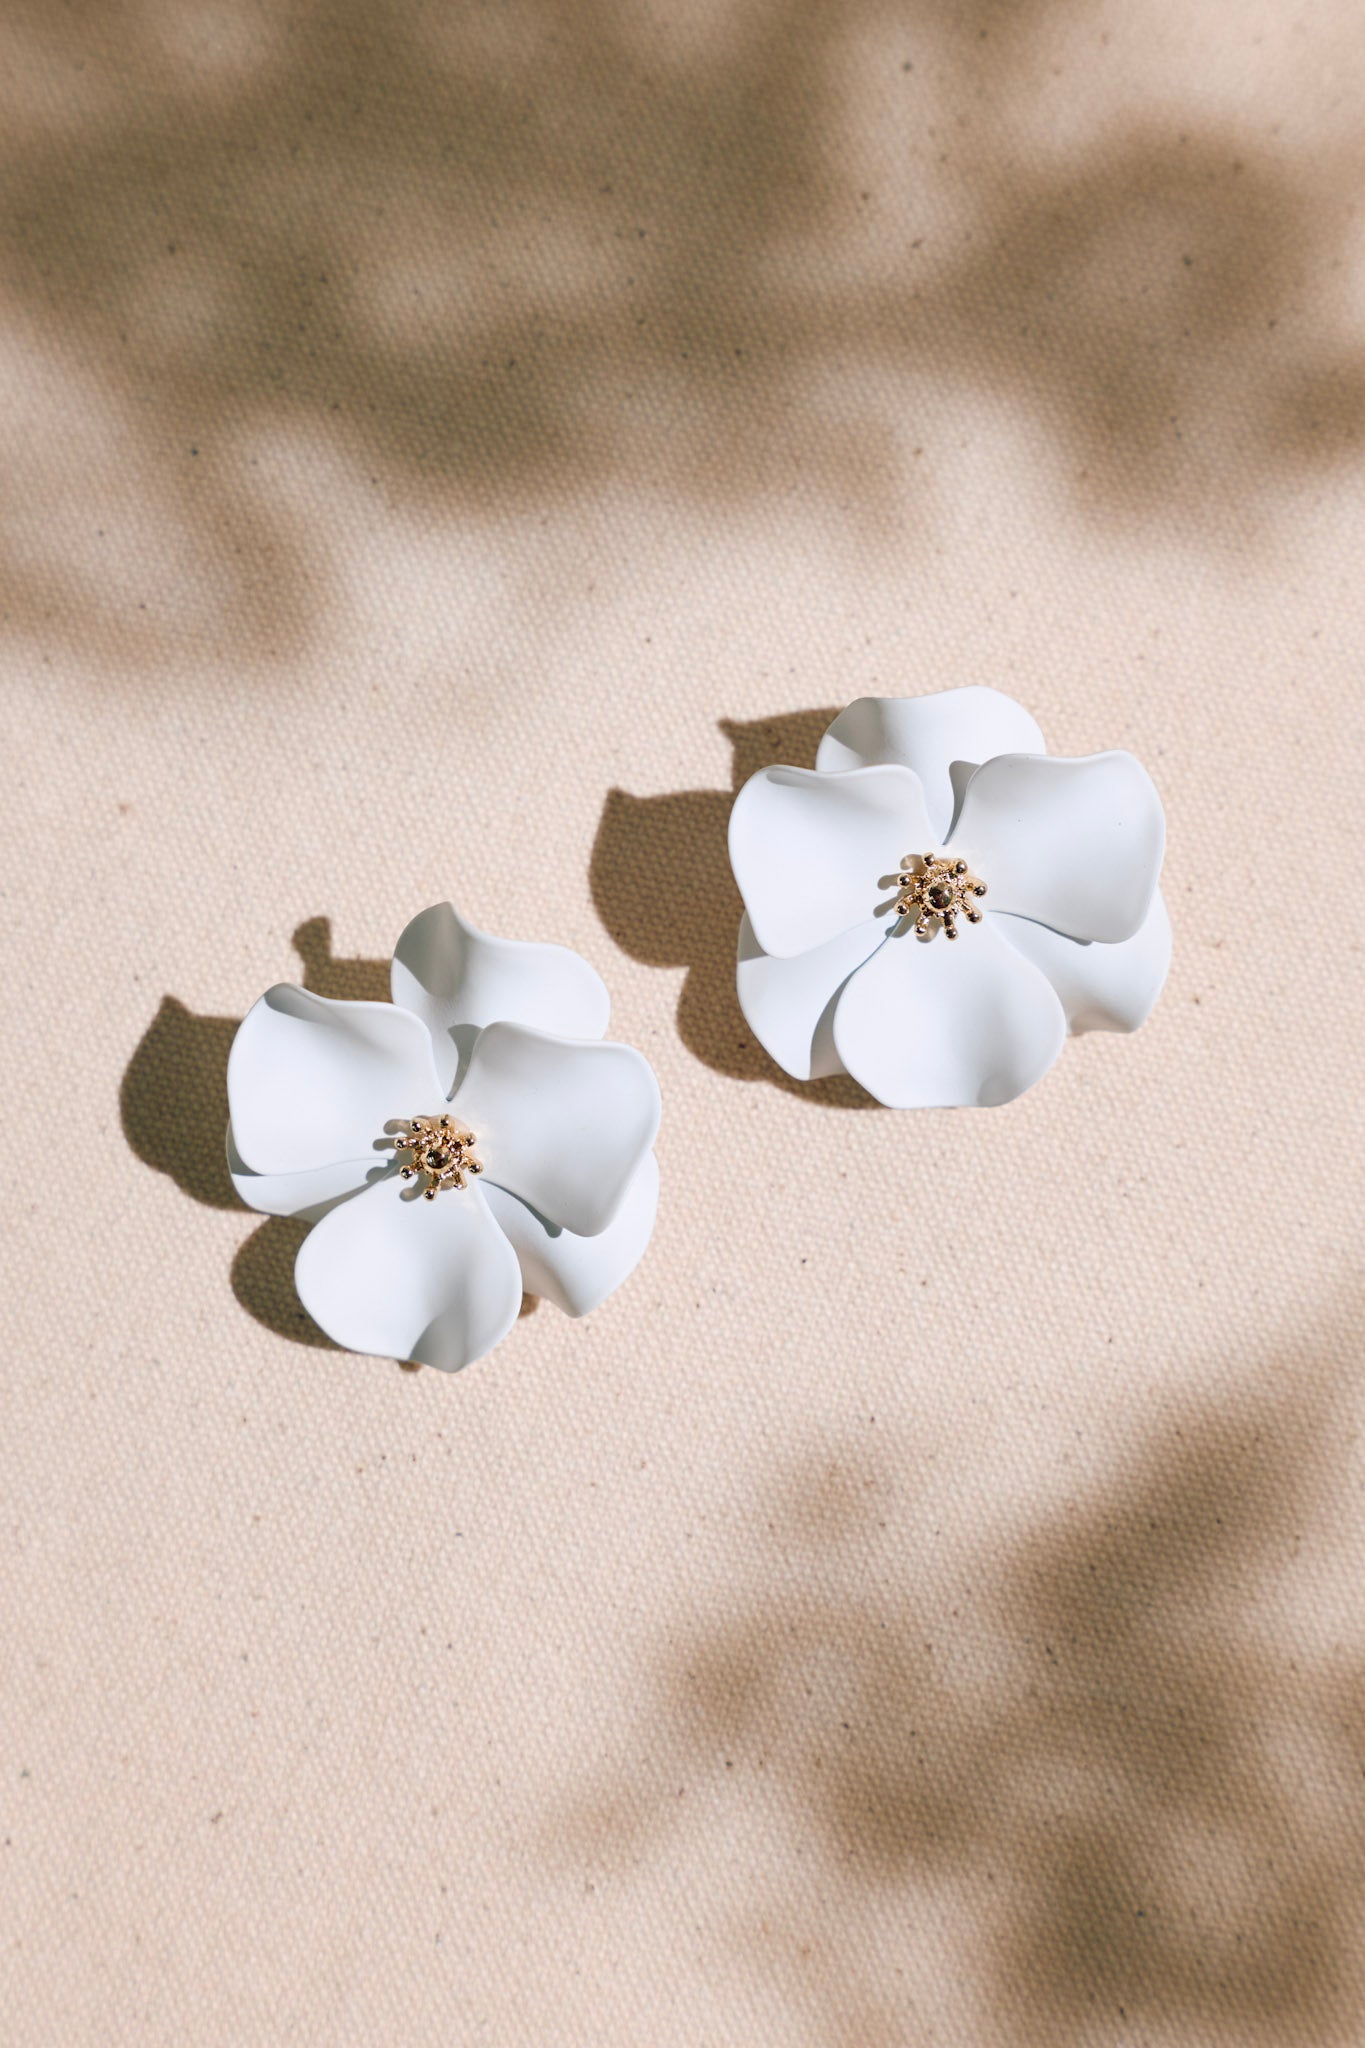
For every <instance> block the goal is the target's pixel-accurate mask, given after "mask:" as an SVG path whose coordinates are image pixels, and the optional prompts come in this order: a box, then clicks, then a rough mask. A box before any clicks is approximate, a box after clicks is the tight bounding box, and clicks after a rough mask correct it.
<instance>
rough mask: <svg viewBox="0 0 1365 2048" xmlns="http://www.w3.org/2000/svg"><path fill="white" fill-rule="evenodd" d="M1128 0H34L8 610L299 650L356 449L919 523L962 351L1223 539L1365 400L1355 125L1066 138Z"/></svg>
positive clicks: (472, 505)
mask: <svg viewBox="0 0 1365 2048" xmlns="http://www.w3.org/2000/svg"><path fill="white" fill-rule="evenodd" d="M1094 12H1095V10H1094V9H1093V8H1092V7H1090V6H1089V5H1088V4H1087V0H1023V4H1018V5H1014V6H1010V7H1004V6H1001V5H1000V4H999V0H967V4H964V5H958V4H956V0H919V4H916V5H913V6H911V7H908V8H907V7H903V6H899V5H897V6H892V5H891V4H889V0H773V4H769V5H763V6H749V7H744V8H714V7H695V8H687V7H682V8H677V9H672V10H666V11H665V13H664V14H663V15H661V16H658V17H655V16H651V14H650V12H649V10H647V9H645V8H643V7H640V6H637V5H633V4H629V0H524V4H522V5H520V6H518V7H515V8H484V7H477V8H476V7H464V6H457V7H452V8H447V9H441V8H433V7H430V6H428V5H425V4H423V0H296V4H293V5H290V6H288V7H282V8H266V7H261V6H260V5H258V4H256V0H226V4H224V5H223V6H221V7H215V8H213V9H211V10H204V9H188V10H186V9H180V8H175V7H166V6H153V5H148V6H139V7H131V6H128V7H117V8H110V9H106V10H100V9H93V8H90V7H88V6H70V7H63V8H54V7H52V6H50V5H47V4H46V0H18V4H16V5H14V6H12V7H11V8H10V9H9V10H8V11H7V16H6V20H5V23H4V25H3V28H2V29H0V38H2V40H0V54H3V57H4V63H3V65H0V78H2V79H3V80H4V85H3V88H2V89H0V112H3V114H4V115H5V119H4V121H3V122H2V123H0V131H2V132H3V137H4V139H3V141H2V142H0V256H2V257H3V275H4V287H5V293H6V308H7V310H6V313H5V315H4V319H3V322H0V341H3V342H4V343H5V345H6V346H7V347H8V348H9V349H10V350H11V351H12V352H13V355H14V359H15V365H16V368H15V372H14V374H15V377H16V381H17V382H18V383H19V384H21V385H23V386H24V387H25V389H26V391H27V394H28V397H27V410H26V411H25V412H24V413H23V415H22V417H17V418H16V421H15V430H16V432H17V433H18V434H19V435H20V436H21V437H22V438H21V439H20V440H19V441H17V442H16V444H15V447H14V449H13V451H12V453H13V457H14V461H15V462H16V463H19V464H20V465H21V467H22V474H23V479H24V485H23V487H24V492H25V502H26V505H27V507H28V511H29V516H28V517H27V518H26V519H25V521H24V522H22V524H16V525H15V526H14V527H13V529H12V530H10V531H9V532H8V533H7V537H6V539H5V543H4V553H3V557H2V558H0V559H2V560H3V569H4V583H5V598H4V603H3V613H4V620H3V623H5V624H7V625H8V626H9V628H10V629H11V630H17V631H21V632H23V633H25V634H27V635H36V636H39V637H40V638H43V639H50V640H58V639H60V640H64V641H67V642H69V643H72V644H76V645H81V646H85V647H88V648H91V649H95V650H97V651H98V653H99V655H100V657H101V661H102V665H103V667H104V669H105V670H106V671H108V672H113V671H114V670H115V668H116V667H117V666H118V663H119V662H120V661H122V663H123V665H124V670H125V672H126V673H127V675H128V676H129V677H130V678H131V677H132V676H133V675H134V674H136V673H138V666H139V663H140V662H142V661H144V660H145V658H146V657H148V656H149V655H151V654H153V653H155V652H157V651H166V650H169V649H180V648H182V647H183V644H184V640H185V636H186V634H187V633H189V634H191V635H192V636H194V637H195V638H196V639H197V641H199V642H200V643H201V644H209V645H212V646H215V647H218V648H219V649H221V650H223V651H224V652H226V651H228V650H232V651H234V652H235V651H238V650H240V651H243V652H245V653H247V654H248V655H250V657H251V658H252V660H253V661H254V662H256V663H259V664H262V665H266V666H268V665H269V664H270V663H271V662H274V661H279V660H286V659H289V658H290V657H291V656H292V655H294V654H295V653H296V652H297V650H298V649H299V647H300V646H301V645H303V644H304V643H306V642H307V640H308V639H309V636H310V635H311V634H312V632H313V631H314V630H315V628H316V627H317V625H318V624H319V622H320V620H322V619H323V618H325V617H326V616H327V613H328V609H329V606H331V605H332V604H333V603H334V601H335V600H336V598H337V596H338V568H339V562H338V557H337V555H336V553H335V551H334V549H335V542H334V539H333V537H331V536H330V535H329V533H328V530H327V527H326V523H325V522H320V521H318V520H317V518H316V516H315V514H314V512H313V510H312V508H313V507H314V506H315V504H316V502H317V498H318V495H319V493H321V494H322V495H323V496H324V498H325V499H326V500H327V501H328V502H337V503H339V502H340V501H341V499H342V497H343V496H344V497H345V499H346V501H347V503H348V504H349V505H350V507H351V512H352V516H353V517H354V518H356V519H362V520H363V519H367V518H370V517H374V518H380V517H385V518H386V517H389V516H391V515H396V516H397V517H398V518H399V519H402V518H404V517H409V516H410V517H413V518H416V519H418V520H420V521H421V522H423V524H424V525H426V526H428V527H429V526H430V524H431V522H432V520H433V519H440V518H442V517H449V518H450V519H452V520H455V521H461V520H468V519H470V518H472V517H479V516H482V515H485V514H489V513H495V514H498V515H501V514H502V513H503V512H505V511H506V510H508V509H509V508H510V509H514V510H515V509H518V508H526V507H529V506H535V507H537V508H541V507H545V506H551V505H554V504H557V503H565V502H573V501H575V500H578V499H582V498H583V497H585V496H588V495H600V493H601V492H602V490H603V489H604V488H605V487H607V486H609V485H611V484H613V483H616V482H620V483H622V484H624V485H626V486H629V487H638V488H641V489H647V490H648V491H649V492H650V493H651V494H654V495H659V494H662V495H663V496H665V497H667V498H669V499H671V500H673V501H675V502H679V503H688V502H691V503H698V504H701V505H703V506H705V507H708V508H717V507H719V508H724V507H726V506H730V505H744V504H751V503H766V502H768V501H770V500H771V499H772V498H773V496H774V494H780V495H784V496H785V495H787V494H789V493H791V492H798V493H799V494H801V495H802V496H803V497H805V498H806V499H807V500H808V501H810V502H812V503H813V504H814V505H816V506H817V507H818V508H819V509H820V511H821V512H822V513H825V514H828V515H830V516H832V517H834V518H836V519H837V520H839V521H840V523H841V524H843V525H846V526H847V527H848V528H849V530H850V531H852V532H855V533H857V534H861V535H863V536H866V537H869V538H870V539H872V540H874V541H881V542H892V543H894V545H895V546H896V547H897V548H904V547H905V545H906V544H907V534H909V533H911V532H914V531H919V530H921V529H922V528H923V523H924V522H923V520H922V519H921V520H919V521H918V522H916V521H914V520H911V521H907V518H906V510H907V506H908V505H909V504H911V503H919V504H920V507H921V510H922V511H923V510H924V509H925V508H928V509H929V510H930V511H932V508H933V507H934V506H935V505H936V504H937V503H938V502H939V494H940V493H941V491H942V489H943V487H944V485H945V484H946V483H949V482H950V481H951V478H952V475H953V471H954V466H955V464H956V463H957V461H958V459H959V458H958V452H957V451H958V445H959V444H958V442H957V441H956V439H949V438H948V437H947V436H946V435H945V434H944V433H943V432H942V431H941V422H942V421H943V419H944V418H945V407H950V406H951V404H952V403H953V401H954V400H955V399H956V398H957V397H958V396H965V397H968V398H972V399H978V400H980V399H984V400H986V401H987V402H988V403H990V404H991V405H992V406H994V405H995V404H996V402H997V401H1000V402H1003V405H1004V407H1005V408H1006V410H1007V412H1008V414H1009V415H1010V416H1011V417H1012V418H1013V419H1014V421H1015V422H1016V423H1017V425H1018V427H1019V429H1020V433H1021V438H1023V439H1025V440H1027V441H1028V442H1029V444H1030V445H1031V446H1033V447H1034V448H1035V449H1036V450H1037V451H1038V454H1039V457H1040V460H1041V462H1042V465H1043V467H1042V470H1041V471H1040V475H1050V476H1051V477H1052V478H1053V480H1054V481H1056V482H1058V483H1059V484H1060V488H1061V489H1062V491H1063V492H1064V493H1066V494H1068V495H1069V497H1070V499H1071V501H1072V503H1073V505H1074V509H1075V510H1076V511H1077V513H1078V514H1079V515H1080V516H1082V517H1087V518H1094V519H1096V520H1099V521H1103V522H1106V523H1113V522H1115V521H1117V522H1124V521H1132V520H1136V521H1141V522H1146V521H1149V520H1153V519H1156V520H1160V521H1162V522H1164V523H1167V524H1169V523H1170V522H1171V520H1172V519H1175V520H1177V521H1178V522H1179V524H1180V527H1181V531H1182V533H1183V534H1184V535H1185V537H1186V538H1187V540H1188V541H1189V543H1190V544H1191V545H1200V544H1203V543H1205V542H1206V541H1207V540H1208V539H1209V537H1210V534H1211V532H1212V531H1220V530H1221V531H1225V530H1226V523H1227V521H1228V520H1229V519H1231V518H1233V517H1237V518H1242V519H1245V518H1247V517H1250V516H1251V514H1252V512H1253V509H1254V507H1255V505H1256V504H1257V502H1258V501H1262V500H1267V499H1269V498H1270V497H1272V496H1273V494H1274V492H1275V491H1276V490H1277V489H1280V490H1283V491H1284V492H1286V493H1287V494H1289V495H1292V494H1293V493H1294V492H1295V491H1297V489H1298V487H1299V483H1300V480H1301V479H1302V477H1303V475H1304V473H1305V470H1306V468H1308V467H1310V466H1313V465H1321V464H1322V463H1324V462H1330V461H1333V460H1339V459H1341V458H1342V457H1345V456H1352V455H1354V454H1355V453H1356V452H1358V449H1359V446H1360V440H1361V431H1362V420H1363V419H1365V344H1363V343H1362V336H1361V332H1360V327H1359V321H1358V318H1357V317H1356V316H1355V314H1354V313H1353V310H1352V308H1351V304H1350V301H1349V297H1348V296H1347V295H1344V294H1343V293H1342V292H1341V291H1340V290H1339V288H1338V280H1336V279H1335V277H1334V273H1335V272H1336V271H1338V270H1339V269H1340V265H1341V261H1342V255H1341V252H1342V250H1343V249H1344V248H1345V247H1346V240H1347V237H1348V235H1349V233H1350V218H1351V204H1350V194H1351V192H1352V191H1353V190H1354V189H1355V188H1356V186H1357V185H1358V182H1359V168H1360V167H1359V164H1358V162H1356V161H1355V160H1354V159H1348V158H1346V157H1343V155H1342V152H1341V150H1340V149H1339V148H1336V147H1330V146H1328V145H1327V143H1326V142H1325V141H1324V142H1323V143H1322V145H1321V146H1320V147H1319V148H1318V149H1317V150H1316V151H1315V152H1314V153H1313V154H1312V155H1311V156H1310V155H1307V154H1305V153H1303V152H1300V153H1299V154H1297V155H1296V154H1294V152H1293V151H1292V150H1291V148H1290V146H1289V144H1288V143H1287V141H1285V140H1284V139H1283V138H1277V137H1276V136H1275V135H1274V134H1273V133H1272V134H1270V135H1269V136H1267V135H1266V134H1265V133H1263V132H1243V131H1242V130H1241V129H1239V128H1238V126H1237V125H1236V124H1235V123H1232V122H1226V123H1225V124H1223V125H1221V126H1220V125H1218V124H1216V123H1215V122H1213V121H1211V120H1208V119H1206V120H1205V121H1204V122H1203V123H1202V125H1196V126H1193V127H1192V126H1191V121H1190V116H1189V113H1188V110H1187V109H1185V108H1184V107H1183V105H1182V106H1177V105H1175V104H1173V106H1172V112H1171V115H1170V118H1169V120H1168V121H1163V120H1162V119H1161V118H1160V111H1159V107H1158V106H1157V105H1156V104H1155V102H1151V103H1149V105H1148V108H1147V111H1146V113H1145V114H1144V115H1143V116H1142V117H1141V118H1134V119H1132V120H1129V121H1126V122H1125V121H1119V122H1113V121H1109V122H1106V123H1103V124H1101V125H1097V126H1096V127H1095V129H1094V131H1093V132H1091V133H1086V132H1085V131H1084V130H1083V129H1076V128H1075V127H1074V123H1073V124H1072V127H1071V129H1070V130H1069V132H1071V133H1072V136H1073V139H1072V141H1071V142H1070V143H1069V144H1068V145H1067V146H1065V147H1061V148H1059V146H1058V144H1057V140H1056V133H1055V132H1054V131H1055V127H1056V124H1055V122H1054V123H1053V124H1052V126H1051V127H1048V126H1042V127H1040V126H1039V123H1040V122H1044V123H1045V122H1046V118H1047V117H1046V112H1045V110H1043V111H1041V112H1040V111H1038V110H1037V107H1036V103H1037V102H1038V99H1039V80H1040V78H1046V77H1048V76H1050V75H1051V76H1055V75H1059V74H1065V73H1066V71H1067V67H1068V66H1069V67H1071V69H1072V70H1076V71H1078V70H1080V69H1081V68H1082V67H1084V68H1085V69H1086V70H1087V71H1088V73H1089V74H1090V76H1091V78H1092V82H1093V81H1096V80H1097V81H1098V82H1099V85H1100V86H1101V87H1102V84H1103V76H1104V67H1105V66H1106V65H1107V64H1111V63H1112V62H1113V61H1114V57H1113V53H1112V51H1111V50H1110V47H1109V46H1110V42H1111V38H1110V36H1109V34H1108V32H1107V31H1101V30H1099V29H1098V28H1092V23H1091V17H1092V16H1093V15H1094ZM133 81H136V86H135V85H134V83H133ZM1175 89H1176V81H1175V80H1173V81H1172V96H1173V101H1174V96H1175ZM1097 104H1101V105H1102V104H1105V102H1103V100H1101V101H1099V102H1097ZM1072 111H1073V112H1074V109H1072ZM73 435H74V436H75V437H76V438H75V442H74V443H73V438H72V437H73ZM73 445H74V446H76V447H77V448H78V449H79V460H76V461H73V460H72V459H71V456H72V449H73ZM75 476H78V477H79V479H80V482H79V485H77V484H76V483H75V482H73V480H72V479H73V477H75ZM1230 476H1234V477H1235V478H1236V504H1235V506H1234V505H1233V504H1232V503H1231V502H1230V492H1229V484H1228V479H1229V477H1230ZM1211 511H1217V512H1218V514H1219V519H1218V520H1217V521H1215V522H1214V525H1213V527H1212V528H1211V526H1210V520H1209V514H1210V512H1211ZM35 512H37V513H39V514H41V515H42V516H41V517H40V518H35V517H34V516H33V515H34V513H35Z"/></svg>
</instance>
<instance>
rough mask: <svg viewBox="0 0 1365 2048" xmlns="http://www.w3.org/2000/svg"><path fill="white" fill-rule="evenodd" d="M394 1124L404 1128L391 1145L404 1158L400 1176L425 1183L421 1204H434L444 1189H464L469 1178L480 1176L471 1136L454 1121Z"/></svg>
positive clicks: (436, 1118)
mask: <svg viewBox="0 0 1365 2048" xmlns="http://www.w3.org/2000/svg"><path fill="white" fill-rule="evenodd" d="M396 1121H397V1122H399V1123H400V1124H402V1125H403V1127H404V1128H403V1130H401V1131H400V1132H399V1134H398V1136H397V1137H396V1138H395V1139H394V1141H393V1143H394V1151H395V1154H396V1155H402V1154H404V1153H406V1155H407V1157H406V1159H405V1160H404V1162H403V1164H402V1165H401V1166H400V1167H399V1169H398V1171H399V1174H400V1175H401V1177H402V1178H403V1179H404V1180H414V1179H420V1180H422V1181H424V1182H425V1183H426V1185H425V1186H424V1187H423V1189H422V1199H423V1200H424V1201H426V1202H434V1201H435V1199H436V1197H437V1195H439V1194H440V1193H441V1192H442V1191H443V1190H444V1189H446V1188H462V1187H466V1186H467V1185H468V1181H467V1176H468V1175H469V1174H471V1173H482V1172H483V1162H482V1160H479V1159H476V1158H475V1157H474V1153H473V1146H474V1142H475V1140H474V1133H473V1132H472V1131H467V1130H465V1129H464V1127H463V1126H462V1125H460V1124H457V1123H456V1122H455V1120H454V1118H453V1117H448V1116H406V1117H399V1118H397V1119H396Z"/></svg>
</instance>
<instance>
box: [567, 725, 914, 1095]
mask: <svg viewBox="0 0 1365 2048" xmlns="http://www.w3.org/2000/svg"><path fill="white" fill-rule="evenodd" d="M834 716H835V711H834V710H832V709H826V710H821V711H795V712H786V713H783V714H781V715H780V716H777V717H773V718H761V719H753V720H750V721H749V722H747V723H743V724H741V723H738V722H736V721H734V720H731V719H722V720H721V722H720V730H721V731H722V732H723V733H724V735H725V737H726V738H727V739H728V740H729V742H730V744H731V747H732V749H733V774H732V786H731V788H730V789H729V790H720V789H685V790H678V791H676V792H673V793H670V794H668V795H666V796H644V797H638V796H631V795H630V794H629V793H628V792H627V791H625V790H622V789H614V790H612V791H611V792H610V794H609V795H608V797H607V801H606V804H605V806H604V807H603V811H602V817H601V820H600V822H599V824H598V827H597V837H596V839H595V841H594V843H593V850H592V863H591V868H590V880H591V885H592V896H593V902H594V904H595V905H596V908H597V913H598V916H599V917H600V918H601V920H602V922H603V924H604V925H605V926H606V928H607V930H608V932H610V934H611V936H612V938H613V939H614V940H615V941H616V943H617V945H618V946H620V947H621V948H622V950H623V951H625V952H627V953H629V954H630V956H631V958H632V959H633V960H642V961H644V962H645V963H646V965H648V966H650V967H672V968H678V967H682V968H685V969H686V976H685V979H684V981H683V985H682V991H681V994H680V995H679V998H678V1032H679V1036H680V1037H681V1038H682V1041H683V1044H684V1045H685V1046H686V1047H687V1049H688V1051H689V1052H691V1053H693V1054H694V1055H695V1056H696V1057H697V1058H698V1059H699V1060H701V1061H703V1062H704V1063H705V1065H707V1066H708V1067H712V1068H714V1069H715V1071H716V1072H717V1073H720V1074H727V1075H729V1076H730V1077H731V1079H733V1080H737V1081H767V1082H769V1083H771V1085H772V1086H773V1087H775V1088H783V1089H786V1090H788V1091H790V1092H792V1093H796V1094H799V1095H800V1096H801V1097H802V1098H803V1099H804V1100H805V1101H807V1102H815V1103H823V1104H825V1105H826V1106H828V1107H829V1108H833V1109H875V1108H877V1106H878V1105H877V1104H876V1103H875V1102H874V1101H873V1099H872V1097H871V1096H870V1095H868V1094H867V1093H866V1091H865V1090H864V1089H862V1088H860V1087H859V1086H858V1084H857V1082H856V1081H853V1080H851V1079H850V1078H849V1077H848V1076H847V1075H840V1076H838V1077H837V1078H835V1079H832V1080H825V1081H794V1080H792V1078H791V1076H790V1075H788V1074H784V1073H783V1071H782V1069H781V1068H780V1067H779V1066H778V1065H777V1063H776V1062H775V1061H774V1060H773V1059H771V1058H770V1057H769V1055H768V1054H767V1053H766V1052H765V1051H764V1049H763V1047H762V1046H761V1045H760V1044H759V1043H758V1040H757V1039H756V1038H755V1037H754V1035H753V1033H752V1032H751V1031H750V1029H749V1027H748V1025H747V1024H746V1023H745V1021H744V1017H743V1014H742V1012H741V1010H740V1007H739V1003H738V1000H737V998H736V995H735V954H736V945H737V940H738V935H739V920H740V916H741V913H742V911H743V907H744V906H743V904H742V903H741V902H740V896H739V890H738V889H737V888H736V887H735V881H734V876H733V875H732V874H731V872H730V855H729V848H728V842H727V836H726V835H727V830H728V826H729V819H730V806H731V804H732V802H733V800H734V792H735V791H736V790H738V789H740V788H741V787H742V786H743V784H744V783H745V782H747V781H748V779H749V777H750V776H751V775H753V774H754V773H756V771H757V770H758V769H759V768H764V767H768V766H770V765H771V764H772V763H774V762H780V761H786V762H789V763H790V764H791V765H792V766H793V767H797V768H808V767H810V766H811V765H812V764H813V762H814V759H815V749H816V747H817V746H818V744H819V741H820V736H821V734H822V733H823V732H824V731H825V728H826V727H827V726H828V725H829V724H830V721H831V720H832V719H833V718H834Z"/></svg>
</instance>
